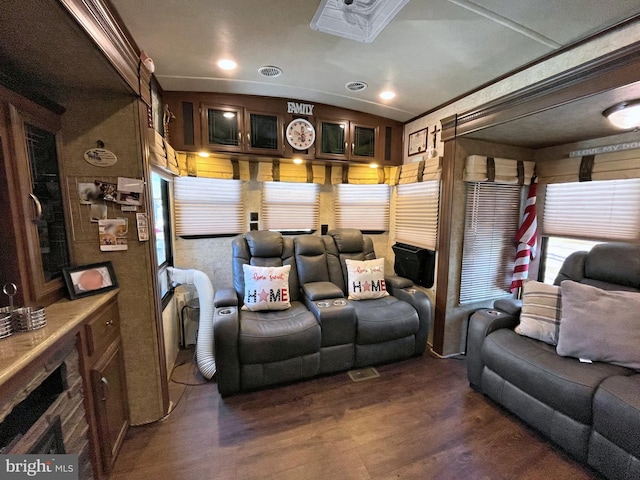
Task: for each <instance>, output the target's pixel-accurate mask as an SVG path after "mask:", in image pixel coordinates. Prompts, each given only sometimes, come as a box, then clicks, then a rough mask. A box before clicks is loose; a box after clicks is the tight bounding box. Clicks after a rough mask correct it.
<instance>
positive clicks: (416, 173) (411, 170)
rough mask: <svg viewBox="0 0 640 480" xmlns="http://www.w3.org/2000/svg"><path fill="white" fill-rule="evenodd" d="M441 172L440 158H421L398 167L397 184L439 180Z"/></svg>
mask: <svg viewBox="0 0 640 480" xmlns="http://www.w3.org/2000/svg"><path fill="white" fill-rule="evenodd" d="M441 172H442V158H441V157H440V158H429V159H426V160H425V159H422V160H420V161H419V162H414V163H405V164H404V165H402V167H401V168H400V178H399V179H398V184H400V185H404V184H407V183H416V182H426V181H429V180H440V174H441Z"/></svg>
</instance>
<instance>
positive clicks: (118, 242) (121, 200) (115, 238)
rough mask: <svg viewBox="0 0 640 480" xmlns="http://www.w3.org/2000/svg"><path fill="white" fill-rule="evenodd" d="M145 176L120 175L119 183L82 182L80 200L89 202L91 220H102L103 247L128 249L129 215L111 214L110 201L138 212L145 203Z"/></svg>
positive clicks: (105, 249)
mask: <svg viewBox="0 0 640 480" xmlns="http://www.w3.org/2000/svg"><path fill="white" fill-rule="evenodd" d="M143 191H144V180H140V179H136V178H126V177H118V181H117V183H110V182H105V181H102V180H95V181H94V182H93V183H89V182H87V183H78V195H79V197H80V203H81V204H84V205H89V209H90V212H89V216H90V219H91V222H93V223H97V224H98V233H99V240H100V250H102V251H103V252H108V251H117V250H127V249H128V245H127V235H128V233H129V220H128V218H124V217H119V218H107V217H108V209H107V202H112V203H116V204H119V205H120V209H121V211H122V212H136V211H137V210H138V207H139V206H141V205H142V193H143Z"/></svg>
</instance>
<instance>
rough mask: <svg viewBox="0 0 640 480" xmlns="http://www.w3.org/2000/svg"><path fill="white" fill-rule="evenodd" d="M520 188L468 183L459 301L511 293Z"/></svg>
mask: <svg viewBox="0 0 640 480" xmlns="http://www.w3.org/2000/svg"><path fill="white" fill-rule="evenodd" d="M520 195H521V187H520V186H519V185H505V184H498V183H480V182H476V183H468V184H467V207H466V208H467V210H466V215H465V227H464V246H463V253H462V273H461V278H460V303H461V304H465V303H471V302H476V301H481V300H487V299H491V298H498V297H504V296H509V295H511V278H512V276H513V261H514V258H515V253H516V247H515V240H514V238H515V235H516V232H517V231H518V224H519V220H520V219H519V213H520Z"/></svg>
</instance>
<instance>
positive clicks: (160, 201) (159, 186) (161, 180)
mask: <svg viewBox="0 0 640 480" xmlns="http://www.w3.org/2000/svg"><path fill="white" fill-rule="evenodd" d="M169 186H170V180H168V179H167V178H165V177H163V176H162V175H160V174H158V173H156V172H151V195H152V197H153V222H154V232H155V240H156V257H157V259H158V267H157V268H158V286H159V289H160V298H161V299H162V300H163V303H164V301H166V300H168V297H169V293H170V290H171V289H170V284H169V278H168V275H167V267H171V266H173V248H172V244H171V203H170V195H169ZM163 306H164V305H163Z"/></svg>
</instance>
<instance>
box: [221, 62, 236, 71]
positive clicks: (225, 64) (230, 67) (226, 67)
mask: <svg viewBox="0 0 640 480" xmlns="http://www.w3.org/2000/svg"><path fill="white" fill-rule="evenodd" d="M218 66H219V67H220V68H221V69H223V70H233V69H234V68H236V67H237V66H238V64H237V63H236V62H234V61H233V60H229V59H222V60H219V61H218Z"/></svg>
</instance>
